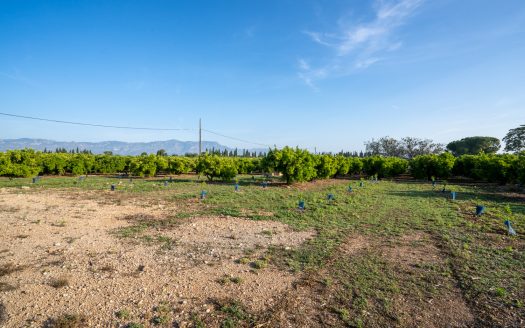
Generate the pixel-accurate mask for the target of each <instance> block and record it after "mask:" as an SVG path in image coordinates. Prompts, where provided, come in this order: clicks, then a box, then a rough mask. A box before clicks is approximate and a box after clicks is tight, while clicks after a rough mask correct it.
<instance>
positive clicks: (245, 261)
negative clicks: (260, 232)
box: [237, 257, 251, 264]
mask: <svg viewBox="0 0 525 328" xmlns="http://www.w3.org/2000/svg"><path fill="white" fill-rule="evenodd" d="M237 262H239V263H240V264H248V263H250V262H251V260H250V258H248V257H241V258H240V259H238V260H237Z"/></svg>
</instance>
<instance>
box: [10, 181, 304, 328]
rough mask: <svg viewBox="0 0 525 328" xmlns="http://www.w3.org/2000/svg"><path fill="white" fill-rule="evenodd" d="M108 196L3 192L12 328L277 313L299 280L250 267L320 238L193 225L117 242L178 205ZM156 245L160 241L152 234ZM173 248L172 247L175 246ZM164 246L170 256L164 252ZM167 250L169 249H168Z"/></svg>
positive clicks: (247, 223)
mask: <svg viewBox="0 0 525 328" xmlns="http://www.w3.org/2000/svg"><path fill="white" fill-rule="evenodd" d="M112 197H113V196H112V195H111V194H110V193H109V192H87V191H82V192H80V191H78V192H77V191H70V190H68V191H66V190H62V191H61V190H46V191H43V192H42V191H41V192H32V191H29V190H22V191H20V190H14V189H13V190H11V189H3V190H0V235H1V236H2V238H1V239H0V265H1V266H2V271H1V272H0V274H1V276H0V281H1V286H0V287H2V288H1V290H0V304H3V307H4V308H3V310H2V309H0V310H2V311H1V312H3V313H0V315H1V316H3V317H4V318H3V319H4V323H3V324H4V326H5V327H23V326H27V327H41V326H42V325H45V322H46V321H48V320H49V318H54V317H58V316H60V315H63V314H80V315H84V316H86V318H87V319H88V323H89V326H93V327H108V326H114V325H115V324H117V323H123V321H122V320H118V319H117V318H116V316H115V313H116V311H119V310H123V309H127V310H129V312H130V313H129V316H128V319H127V320H126V321H127V322H131V321H136V322H139V321H142V322H144V321H148V320H150V319H151V317H152V316H153V315H154V308H155V307H158V306H159V305H161V304H169V305H170V306H173V307H175V311H174V313H175V314H174V317H173V319H174V320H176V321H177V322H178V323H179V324H180V326H181V327H184V326H188V325H189V322H190V319H191V317H192V316H194V315H199V314H203V315H204V314H207V313H210V312H212V311H213V307H214V302H215V300H217V299H235V300H238V301H240V302H241V303H242V304H244V306H246V307H247V308H248V310H250V311H256V312H260V311H264V309H266V308H268V307H272V306H274V303H275V302H276V300H277V297H278V296H279V295H281V294H283V293H285V292H286V291H288V290H290V289H291V288H292V285H293V283H294V281H295V280H296V279H297V276H296V275H293V274H292V273H289V272H285V271H280V270H277V269H274V268H271V267H266V268H262V269H254V268H253V267H252V266H253V262H252V266H250V263H249V262H251V261H253V260H255V259H257V257H258V256H261V255H262V254H263V253H264V252H265V250H266V249H267V248H268V247H269V246H282V247H285V248H293V247H296V246H298V245H300V244H301V243H303V242H305V241H306V240H307V239H309V238H311V237H312V236H313V232H312V231H307V232H296V231H292V230H291V229H290V228H289V227H288V226H286V225H284V224H281V223H277V222H272V221H251V220H244V219H240V218H232V217H193V218H189V219H187V220H185V221H184V222H183V223H181V224H180V225H179V226H177V228H176V229H169V230H166V231H161V232H160V234H161V235H162V236H163V239H162V240H165V241H170V243H169V244H166V243H165V244H159V243H158V242H152V243H145V242H143V241H134V240H130V239H129V238H127V239H126V238H124V239H123V238H118V237H117V236H116V234H115V231H116V229H118V228H121V227H125V226H127V225H130V224H132V220H131V218H134V217H135V218H136V217H137V216H138V217H141V218H146V219H151V220H155V219H162V218H164V217H167V216H169V215H173V214H174V213H176V211H177V206H180V205H177V204H172V203H163V202H162V201H155V202H152V203H148V202H147V201H145V200H144V199H134V198H126V199H121V200H117V201H114V200H113V199H112ZM154 232H155V233H156V235H159V231H154ZM171 241H173V242H171ZM162 245H164V246H162ZM166 245H167V246H168V247H165V246H166Z"/></svg>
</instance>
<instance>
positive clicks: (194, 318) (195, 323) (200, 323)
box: [190, 313, 206, 328]
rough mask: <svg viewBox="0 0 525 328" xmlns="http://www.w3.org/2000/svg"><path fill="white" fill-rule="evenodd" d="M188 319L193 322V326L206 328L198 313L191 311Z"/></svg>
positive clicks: (194, 327)
mask: <svg viewBox="0 0 525 328" xmlns="http://www.w3.org/2000/svg"><path fill="white" fill-rule="evenodd" d="M190 320H191V322H192V324H193V328H206V325H205V324H204V322H203V321H202V319H201V318H200V317H199V316H198V314H196V313H192V314H191V318H190Z"/></svg>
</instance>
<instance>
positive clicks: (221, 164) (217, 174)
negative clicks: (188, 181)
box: [196, 154, 237, 181]
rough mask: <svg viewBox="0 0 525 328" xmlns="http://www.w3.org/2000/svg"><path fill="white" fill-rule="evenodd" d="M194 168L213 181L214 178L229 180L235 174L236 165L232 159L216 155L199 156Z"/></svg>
mask: <svg viewBox="0 0 525 328" xmlns="http://www.w3.org/2000/svg"><path fill="white" fill-rule="evenodd" d="M196 170H197V173H199V174H203V175H205V176H206V177H207V178H208V180H210V181H213V179H214V178H221V179H222V180H231V179H233V178H235V176H236V175H237V167H236V166H235V163H234V161H233V159H231V158H228V157H219V156H217V155H208V154H205V155H201V156H199V158H198V159H197V166H196Z"/></svg>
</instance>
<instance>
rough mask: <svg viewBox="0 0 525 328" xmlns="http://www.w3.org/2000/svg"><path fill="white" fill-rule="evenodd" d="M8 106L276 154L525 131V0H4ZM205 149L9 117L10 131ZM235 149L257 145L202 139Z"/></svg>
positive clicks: (1, 65) (4, 132)
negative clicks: (282, 149) (265, 148)
mask: <svg viewBox="0 0 525 328" xmlns="http://www.w3.org/2000/svg"><path fill="white" fill-rule="evenodd" d="M0 112H7V113H13V114H20V115H28V116H37V117H45V118H51V119H62V120H70V121H81V122H87V123H98V124H108V125H128V126H146V127H166V128H192V129H193V128H196V127H197V124H198V119H199V118H200V117H201V118H202V119H203V126H204V128H207V129H209V130H213V131H217V132H220V133H222V134H225V135H230V136H233V137H237V138H241V139H246V140H250V141H254V142H257V143H262V144H269V145H274V144H275V145H277V146H284V145H291V146H296V145H297V146H300V147H304V148H309V149H313V148H314V147H317V150H324V151H338V150H340V149H345V150H361V149H363V148H364V146H363V143H364V142H365V141H366V140H370V139H371V138H378V137H381V136H387V135H388V136H392V137H404V136H414V137H421V138H430V139H434V140H435V141H438V142H442V143H447V142H449V141H452V140H455V139H458V138H462V137H466V136H473V135H488V136H494V137H498V138H502V137H503V136H504V135H505V133H506V132H507V131H508V130H509V129H511V128H515V127H517V126H519V125H520V124H524V123H525V2H524V1H523V0H505V1H495V0H493V1H489V0H462V1H452V0H450V1H449V0H439V1H431V0H426V1H425V0H397V1H390V0H384V1H369V2H367V1H338V0H327V1H310V0H295V1H289V0H288V1H287V0H277V1H268V0H264V1H185V2H183V1H105V0H104V1H96V0H90V1H10V0H2V1H1V2H0ZM20 137H32V138H48V139H55V140H64V141H70V140H75V141H102V140H122V141H152V140H165V139H179V140H196V138H197V134H196V132H195V131H171V132H151V131H130V130H114V129H104V128H93V127H80V126H67V125H58V124H53V123H44V122H36V121H26V120H22V119H15V118H7V117H0V138H2V139H7V138H20ZM204 137H205V139H206V140H216V141H219V142H221V143H223V144H226V145H231V146H239V147H257V145H250V144H244V143H241V142H237V141H234V140H228V139H225V138H223V137H219V136H215V135H210V134H206V133H205V134H204Z"/></svg>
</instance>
